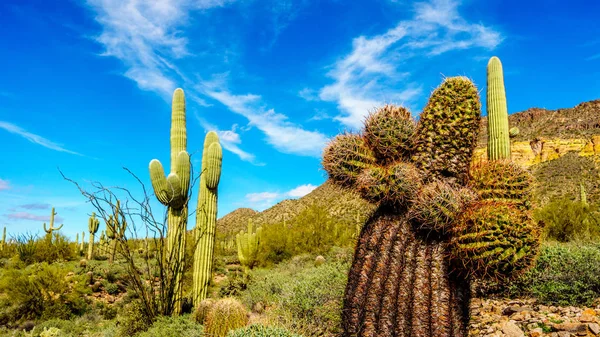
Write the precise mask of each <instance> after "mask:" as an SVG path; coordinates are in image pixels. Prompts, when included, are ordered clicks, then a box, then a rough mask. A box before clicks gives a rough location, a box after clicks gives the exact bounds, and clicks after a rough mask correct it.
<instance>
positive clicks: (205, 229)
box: [192, 131, 223, 305]
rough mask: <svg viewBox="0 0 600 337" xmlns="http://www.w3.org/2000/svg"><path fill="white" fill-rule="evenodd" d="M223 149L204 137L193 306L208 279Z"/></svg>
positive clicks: (202, 296) (213, 139) (213, 136)
mask: <svg viewBox="0 0 600 337" xmlns="http://www.w3.org/2000/svg"><path fill="white" fill-rule="evenodd" d="M222 160H223V150H222V149H221V144H219V137H218V136H217V134H216V132H214V131H210V132H208V133H207V134H206V137H205V138H204V150H203V152H202V172H201V175H200V187H199V190H200V192H199V194H198V207H197V210H196V227H195V229H194V233H195V235H194V237H195V241H196V251H195V252H194V275H193V276H194V281H193V288H192V302H193V303H194V305H196V304H198V303H200V301H202V300H203V299H205V298H206V294H207V291H208V284H209V283H210V280H211V276H212V266H213V254H214V246H215V232H216V224H217V189H218V187H219V181H220V179H221V164H222Z"/></svg>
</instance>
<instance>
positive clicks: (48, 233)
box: [44, 207, 63, 241]
mask: <svg viewBox="0 0 600 337" xmlns="http://www.w3.org/2000/svg"><path fill="white" fill-rule="evenodd" d="M56 214H58V213H56V212H55V211H54V207H52V211H51V213H50V227H48V228H46V223H45V222H44V232H46V239H47V240H48V241H52V232H54V231H59V230H60V229H61V228H62V227H63V225H62V224H61V225H60V226H58V227H54V216H55V215H56Z"/></svg>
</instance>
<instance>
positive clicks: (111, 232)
mask: <svg viewBox="0 0 600 337" xmlns="http://www.w3.org/2000/svg"><path fill="white" fill-rule="evenodd" d="M126 229H127V221H126V220H125V217H124V216H122V215H121V203H120V202H119V200H117V204H116V205H115V209H114V211H113V215H110V216H109V217H108V221H107V222H106V235H107V236H108V237H109V238H110V239H111V241H112V249H111V252H110V256H109V258H108V261H109V263H113V262H114V260H115V254H116V252H117V245H118V244H119V241H120V240H122V239H123V238H124V237H125V230H126Z"/></svg>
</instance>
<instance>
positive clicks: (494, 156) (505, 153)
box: [487, 56, 514, 160]
mask: <svg viewBox="0 0 600 337" xmlns="http://www.w3.org/2000/svg"><path fill="white" fill-rule="evenodd" d="M487 115H488V148H487V149H488V159H489V160H498V159H510V131H509V129H508V108H507V106H506V93H505V90H504V76H503V74H502V63H501V62H500V59H499V58H497V57H496V56H493V57H492V58H491V59H490V61H489V62H488V66H487ZM513 133H514V131H513Z"/></svg>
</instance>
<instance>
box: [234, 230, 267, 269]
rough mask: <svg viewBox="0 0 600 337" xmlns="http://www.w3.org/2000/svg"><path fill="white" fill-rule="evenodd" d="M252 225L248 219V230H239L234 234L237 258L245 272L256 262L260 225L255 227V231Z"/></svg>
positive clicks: (260, 231) (260, 232)
mask: <svg viewBox="0 0 600 337" xmlns="http://www.w3.org/2000/svg"><path fill="white" fill-rule="evenodd" d="M252 227H253V226H252V221H251V220H248V232H247V233H244V231H240V232H239V233H238V234H237V235H236V236H235V239H236V242H237V250H238V259H239V260H240V264H241V265H242V266H244V270H245V271H246V272H247V271H248V270H250V269H252V268H253V267H254V265H255V264H256V262H257V257H258V246H259V244H260V239H261V234H262V227H258V228H256V231H253V229H252Z"/></svg>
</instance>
